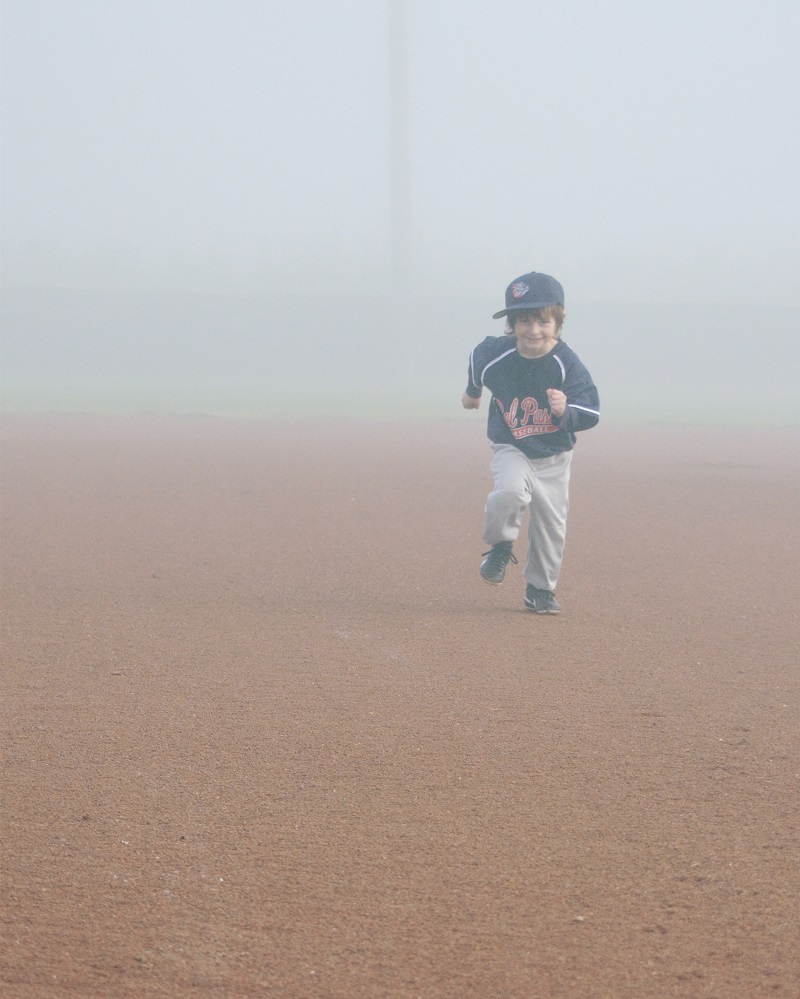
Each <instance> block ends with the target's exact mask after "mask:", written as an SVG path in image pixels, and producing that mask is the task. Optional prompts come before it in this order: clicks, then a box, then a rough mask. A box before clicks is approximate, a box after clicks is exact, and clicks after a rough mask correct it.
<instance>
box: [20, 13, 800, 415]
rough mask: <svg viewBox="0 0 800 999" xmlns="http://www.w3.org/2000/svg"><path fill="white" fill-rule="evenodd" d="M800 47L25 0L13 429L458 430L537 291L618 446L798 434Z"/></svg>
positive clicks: (667, 25) (544, 19)
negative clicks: (676, 432)
mask: <svg viewBox="0 0 800 999" xmlns="http://www.w3.org/2000/svg"><path fill="white" fill-rule="evenodd" d="M799 28H800V8H798V7H797V5H796V4H793V3H789V2H788V0H787V2H772V3H767V4H764V3H759V4H756V3H754V2H749V0H744V2H741V3H737V4H736V5H734V6H732V7H731V8H730V9H727V8H726V9H725V10H723V9H722V8H720V6H719V5H718V4H712V3H710V2H705V0H700V2H698V3H692V4H688V3H685V4H684V3H678V4H669V5H666V4H663V5H656V6H650V5H642V4H639V3H634V2H614V0H612V2H611V3H609V4H607V5H603V6H602V7H599V6H597V5H596V4H591V3H588V2H583V0H565V2H564V3H561V4H544V3H538V2H530V0H527V2H524V0H500V2H498V3H494V4H463V3H456V2H454V0H433V2H430V3H423V2H422V0H406V2H401V0H393V2H392V0H387V2H382V0H340V2H337V3H336V4H333V3H327V2H323V0H298V2H295V3H293V4H285V3H279V2H277V0H272V2H270V0H266V2H264V0H260V2H256V0H236V2H233V3H223V2H221V0H203V2H197V0H195V2H190V0H137V2H136V3H133V2H128V0H115V2H110V3H106V4H98V3H96V2H92V0H72V2H70V3H68V4H67V3H62V2H60V0H3V4H2V44H3V52H2V74H3V78H2V129H3V134H2V281H3V297H2V307H3V315H2V323H3V326H2V358H1V359H2V388H3V406H4V407H5V408H6V409H20V408H21V409H42V408H44V409H89V410H103V409H109V410H140V409H146V410H177V411H183V412H187V411H188V412H232V413H242V412H257V413H287V414H297V415H312V414H313V413H314V412H316V411H319V412H326V413H341V414H343V415H353V416H356V417H358V416H370V417H372V416H388V417H394V416H405V415H408V416H416V415H420V414H430V415H441V416H447V415H448V414H452V415H454V416H457V415H459V413H460V410H459V407H458V401H459V397H460V394H461V391H462V389H463V385H464V381H465V372H466V364H467V356H468V353H469V350H470V349H471V347H472V346H474V344H475V343H476V342H477V341H478V340H480V339H482V338H483V337H484V336H486V335H489V334H493V333H494V334H497V333H500V332H501V331H502V323H501V322H498V321H493V320H492V319H491V314H492V312H494V311H496V310H497V309H499V308H501V307H502V305H503V292H504V289H505V286H506V285H507V284H508V283H509V281H511V279H512V278H514V277H516V276H517V275H519V274H521V273H523V272H526V271H529V270H539V271H545V272H547V273H550V274H554V275H555V276H556V277H557V278H558V279H559V280H560V281H561V282H562V284H563V285H564V287H565V290H566V298H567V302H566V305H567V313H568V318H567V323H566V325H565V328H564V338H565V339H566V340H567V341H568V342H569V343H570V344H571V346H573V347H574V348H575V349H576V350H577V351H578V353H579V355H580V356H581V357H582V359H583V360H584V361H585V362H586V364H587V365H588V366H589V368H590V370H591V371H592V373H593V375H594V376H595V380H596V382H597V383H598V386H599V388H600V391H601V398H602V401H603V408H604V413H605V414H606V415H607V416H608V417H611V418H615V417H616V418H619V419H624V420H631V419H634V420H663V419H666V420H688V421H697V420H699V419H701V420H710V421H713V422H748V423H752V422H753V420H754V419H758V420H759V421H761V422H767V423H772V424H780V423H790V422H791V423H796V422H797V421H798V418H800V403H798V393H797V389H796V385H795V380H794V374H795V373H796V372H797V371H798V370H800V350H799V349H798V326H799V325H800V290H799V287H798V280H797V270H798V262H800V194H799V193H798V185H797V181H796V178H797V176H800V147H799V145H798V137H797V129H796V126H795V123H796V121H797V120H798V112H799V111H800V108H799V107H798V104H800V99H799V98H798V95H800V69H799V68H798V61H797V59H796V49H797V42H798V38H799V37H800V31H798V29H799Z"/></svg>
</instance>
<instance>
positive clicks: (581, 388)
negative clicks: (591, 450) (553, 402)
mask: <svg viewBox="0 0 800 999" xmlns="http://www.w3.org/2000/svg"><path fill="white" fill-rule="evenodd" d="M484 386H485V387H486V388H488V389H489V391H490V392H491V393H492V396H493V398H492V401H491V403H490V405H489V426H488V435H489V440H490V441H494V442H495V443H496V444H513V445H514V447H518V448H519V449H520V451H523V452H524V453H525V454H526V455H527V456H528V457H529V458H546V457H548V456H550V455H553V454H558V453H559V452H561V451H570V450H572V448H573V447H574V446H575V434H576V432H577V431H579V430H588V429H589V428H590V427H593V426H595V424H596V423H597V421H598V420H599V419H600V400H599V398H598V395H597V389H596V388H595V387H594V382H593V381H592V376H591V375H590V374H589V372H588V371H587V370H586V368H585V367H584V365H583V363H582V362H581V360H580V358H579V357H578V355H577V354H576V353H575V351H574V350H572V348H571V347H569V346H568V345H567V344H566V343H564V341H563V340H559V341H558V343H557V344H556V345H555V347H553V349H552V350H551V351H550V352H549V353H547V354H545V355H544V357H532V358H529V357H523V356H522V354H520V353H519V351H518V350H517V342H516V340H515V339H514V337H513V336H508V335H505V336H487V337H486V339H485V340H484V341H483V343H479V344H478V346H477V347H476V348H475V349H474V350H473V351H472V353H471V354H470V358H469V379H468V382H467V395H469V396H471V397H472V398H473V399H477V398H478V397H479V396H480V395H481V393H482V392H483V388H484ZM549 388H556V389H560V390H561V391H562V392H563V393H564V395H566V397H567V408H566V409H565V411H564V415H563V416H562V417H560V418H559V417H556V416H553V414H552V413H551V412H550V405H549V403H548V401H547V390H548V389H549Z"/></svg>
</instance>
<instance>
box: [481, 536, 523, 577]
mask: <svg viewBox="0 0 800 999" xmlns="http://www.w3.org/2000/svg"><path fill="white" fill-rule="evenodd" d="M512 545H513V542H511V541H498V542H497V544H494V545H492V547H491V548H490V549H489V551H488V552H484V553H483V562H481V576H483V578H484V579H485V580H486V582H487V583H491V584H492V585H493V586H499V585H500V584H501V583H502V582H503V578H504V576H505V574H506V566H507V565H508V563H509V562H513V563H514V565H516V564H517V560H516V559H515V558H514V553H513V552H512V550H511V548H512Z"/></svg>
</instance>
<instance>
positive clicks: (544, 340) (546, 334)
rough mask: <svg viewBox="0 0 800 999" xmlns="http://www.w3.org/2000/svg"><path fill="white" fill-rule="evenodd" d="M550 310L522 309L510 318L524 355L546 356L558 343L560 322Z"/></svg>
mask: <svg viewBox="0 0 800 999" xmlns="http://www.w3.org/2000/svg"><path fill="white" fill-rule="evenodd" d="M548 312H549V310H546V309H535V310H527V309H520V311H519V312H515V313H513V315H511V316H509V319H511V321H512V322H513V324H514V326H513V328H514V336H515V338H516V341H517V350H518V351H519V353H520V354H521V355H522V356H523V357H544V355H545V354H547V353H549V352H550V351H551V350H552V349H553V347H555V345H556V344H557V343H558V329H559V327H558V324H557V323H556V321H555V319H554V318H553V316H551V315H548V314H547V313H548Z"/></svg>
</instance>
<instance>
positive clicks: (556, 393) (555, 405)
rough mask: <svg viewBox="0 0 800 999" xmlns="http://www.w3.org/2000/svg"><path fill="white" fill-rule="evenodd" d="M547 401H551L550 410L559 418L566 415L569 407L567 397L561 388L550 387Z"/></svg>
mask: <svg viewBox="0 0 800 999" xmlns="http://www.w3.org/2000/svg"><path fill="white" fill-rule="evenodd" d="M547 401H548V402H549V403H550V412H551V413H552V414H553V416H557V417H558V418H559V419H561V417H562V416H563V415H564V410H565V409H566V408H567V397H566V396H565V395H564V393H563V392H562V391H561V390H560V389H548V390H547Z"/></svg>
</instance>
